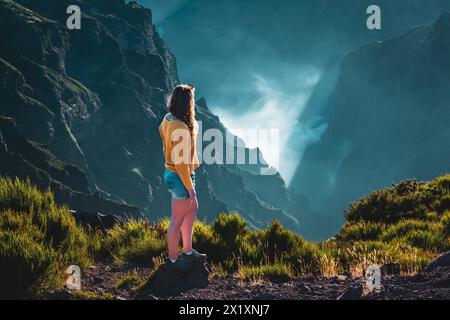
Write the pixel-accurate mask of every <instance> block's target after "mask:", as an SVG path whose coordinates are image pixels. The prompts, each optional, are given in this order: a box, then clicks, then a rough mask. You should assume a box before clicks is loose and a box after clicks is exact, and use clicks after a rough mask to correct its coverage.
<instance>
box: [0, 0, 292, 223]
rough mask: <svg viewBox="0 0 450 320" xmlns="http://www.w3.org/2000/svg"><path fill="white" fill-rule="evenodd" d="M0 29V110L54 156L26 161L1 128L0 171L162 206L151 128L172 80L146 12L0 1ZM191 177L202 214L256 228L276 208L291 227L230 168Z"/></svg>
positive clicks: (88, 201) (63, 198)
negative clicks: (229, 215) (73, 17)
mask: <svg viewBox="0 0 450 320" xmlns="http://www.w3.org/2000/svg"><path fill="white" fill-rule="evenodd" d="M74 4H75V5H79V6H80V7H81V10H82V13H83V18H82V26H81V30H72V31H71V30H68V29H67V28H66V19H67V17H68V15H67V14H66V8H67V7H68V6H69V5H74ZM10 30H14V32H10ZM0 39H1V41H0V71H1V72H0V98H1V100H2V104H1V106H0V115H3V116H5V117H9V118H12V119H14V121H15V123H16V126H17V132H20V135H21V136H22V138H21V139H22V140H21V141H22V144H21V145H27V146H28V145H31V146H34V149H38V150H41V151H42V150H44V151H42V152H43V153H45V154H46V156H45V157H47V159H49V160H48V162H49V163H55V164H58V165H55V166H51V165H47V164H42V163H39V164H36V157H37V156H36V155H35V154H34V153H32V152H28V151H27V150H28V149H27V150H25V149H23V148H22V149H20V150H19V148H18V147H17V146H12V144H13V143H12V142H11V141H13V138H11V137H9V136H6V134H3V135H4V139H3V140H6V142H5V143H4V144H3V145H6V146H7V147H8V148H9V149H8V150H9V151H11V150H12V149H13V148H14V150H13V151H14V155H12V154H10V155H9V158H8V161H10V163H11V165H8V162H7V161H2V162H1V163H0V170H1V172H2V174H3V175H7V176H19V177H21V178H27V177H29V178H30V179H31V180H32V181H33V183H36V184H38V186H39V187H42V188H48V187H50V188H51V189H52V191H54V192H55V193H56V199H57V201H58V203H60V204H61V203H68V204H69V205H70V206H71V208H72V209H74V210H76V211H82V212H94V213H97V212H102V213H112V214H117V213H122V211H124V210H125V211H126V213H127V214H128V213H130V212H132V214H133V215H139V213H144V214H145V215H146V216H148V217H150V218H151V219H154V220H156V219H159V218H161V217H163V216H167V215H168V213H169V212H170V197H169V194H168V192H167V190H166V188H165V187H164V185H163V183H162V178H161V175H162V173H163V171H164V167H163V157H162V153H161V142H160V138H159V133H158V126H159V124H160V121H161V119H162V117H163V116H164V114H165V113H166V112H167V110H166V96H167V95H168V94H169V93H170V91H171V89H172V87H173V86H174V85H175V84H177V83H178V82H179V79H178V74H177V66H176V60H175V57H174V56H173V54H172V53H171V52H170V50H169V49H168V47H167V45H166V44H165V42H164V41H163V40H162V39H161V37H160V36H159V34H158V33H157V32H156V30H155V27H154V25H153V24H152V14H151V11H150V10H148V9H146V8H144V7H142V6H141V5H139V4H137V3H136V2H130V3H126V2H125V1H124V0H114V1H112V0H88V1H80V0H75V1H69V0H61V1H57V2H54V1H50V0H42V1H32V0H16V1H11V0H0ZM197 110H198V119H199V120H201V121H202V122H203V124H204V126H205V128H218V129H219V130H222V131H223V130H226V129H225V128H224V127H223V125H222V124H221V123H220V121H219V119H218V118H217V116H215V115H214V114H212V113H211V111H210V110H209V109H208V107H207V105H206V103H205V102H204V101H203V102H202V101H200V102H199V106H198V107H197ZM34 149H33V150H34ZM19 158H20V163H23V166H17V167H14V166H13V165H12V163H14V162H15V161H19V160H18V159H19ZM30 165H32V166H33V167H30ZM61 166H62V167H61ZM36 168H37V169H39V170H37V169H36ZM197 181H198V195H199V200H200V205H201V207H200V214H199V217H200V218H201V219H207V220H209V221H210V220H212V219H213V218H215V217H216V216H217V215H218V214H219V213H220V212H222V211H232V210H239V213H240V214H241V215H243V216H244V217H246V219H247V220H249V221H250V222H251V224H252V225H254V226H255V227H263V226H265V225H266V224H267V223H268V222H269V221H270V220H272V219H276V218H279V219H280V220H283V221H284V222H285V224H287V225H289V226H291V227H292V228H294V229H296V228H297V226H298V223H297V221H296V219H292V218H290V217H289V216H288V215H287V214H286V213H285V211H284V210H282V209H284V208H276V207H274V206H273V205H272V203H270V199H264V196H263V195H262V193H261V192H259V191H258V190H255V191H254V190H251V188H248V187H247V186H246V184H245V182H244V181H242V179H241V178H240V174H239V173H238V172H237V171H236V170H235V166H229V167H225V166H222V165H217V166H216V167H214V166H211V167H209V166H202V168H201V169H200V170H198V179H197ZM234 181H238V182H239V183H238V185H236V186H235V185H233V184H232V183H233V182H234ZM280 183H281V182H280ZM224 186H227V188H224ZM61 190H65V191H61ZM111 201H113V202H114V208H113V207H112V206H110V207H109V204H111V203H113V202H111ZM266 201H268V202H269V203H267V202H266ZM107 204H108V205H107ZM117 205H118V207H117Z"/></svg>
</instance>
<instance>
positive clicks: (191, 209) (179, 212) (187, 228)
mask: <svg viewBox="0 0 450 320" xmlns="http://www.w3.org/2000/svg"><path fill="white" fill-rule="evenodd" d="M196 216H197V207H196V205H194V204H193V202H192V201H191V200H190V199H172V217H171V219H170V226H169V230H168V231H167V247H168V249H169V258H170V259H172V260H176V259H177V258H178V249H179V248H178V246H179V244H180V232H181V236H182V237H183V252H190V251H192V231H193V229H194V221H195V218H196Z"/></svg>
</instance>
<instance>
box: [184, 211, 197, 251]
mask: <svg viewBox="0 0 450 320" xmlns="http://www.w3.org/2000/svg"><path fill="white" fill-rule="evenodd" d="M197 211H198V210H197V206H196V205H194V204H192V205H191V206H190V207H189V209H188V212H187V213H186V215H185V217H184V220H183V224H182V225H181V235H182V236H183V252H191V251H192V232H193V230H194V222H195V218H196V217H197Z"/></svg>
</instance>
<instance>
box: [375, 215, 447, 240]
mask: <svg viewBox="0 0 450 320" xmlns="http://www.w3.org/2000/svg"><path fill="white" fill-rule="evenodd" d="M438 229H439V225H438V224H436V223H432V222H428V221H421V220H415V219H407V220H401V221H400V222H398V223H396V224H393V225H391V226H389V227H388V228H387V229H386V230H385V231H384V232H383V234H382V235H381V239H382V240H383V241H385V242H390V241H392V240H394V239H396V238H402V237H404V236H406V235H407V234H409V233H411V232H413V231H433V232H440V230H438Z"/></svg>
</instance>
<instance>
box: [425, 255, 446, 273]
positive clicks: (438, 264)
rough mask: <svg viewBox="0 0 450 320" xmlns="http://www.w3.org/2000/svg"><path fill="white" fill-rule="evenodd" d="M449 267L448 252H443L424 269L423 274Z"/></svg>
mask: <svg viewBox="0 0 450 320" xmlns="http://www.w3.org/2000/svg"><path fill="white" fill-rule="evenodd" d="M446 267H450V251H447V252H444V253H443V254H441V255H440V256H439V257H437V258H436V259H434V260H433V261H432V262H431V263H430V264H429V265H428V266H427V267H426V268H425V269H424V271H425V272H430V271H433V270H435V269H437V268H446Z"/></svg>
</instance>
